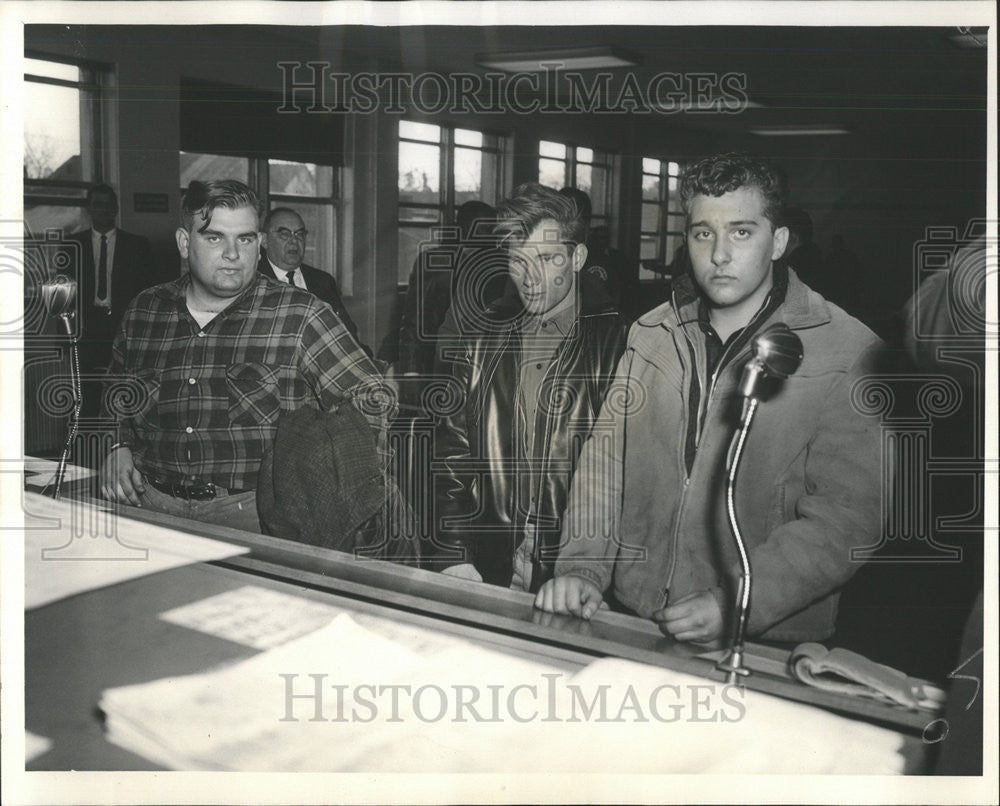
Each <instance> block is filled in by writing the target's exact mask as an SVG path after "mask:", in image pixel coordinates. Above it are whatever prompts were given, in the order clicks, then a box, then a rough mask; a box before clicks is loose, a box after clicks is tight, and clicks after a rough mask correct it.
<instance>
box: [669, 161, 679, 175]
mask: <svg viewBox="0 0 1000 806" xmlns="http://www.w3.org/2000/svg"><path fill="white" fill-rule="evenodd" d="M680 174H681V166H680V165H678V164H677V163H676V162H668V163H667V175H668V176H680Z"/></svg>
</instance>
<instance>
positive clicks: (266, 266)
mask: <svg viewBox="0 0 1000 806" xmlns="http://www.w3.org/2000/svg"><path fill="white" fill-rule="evenodd" d="M308 235H309V233H308V232H307V231H306V225H305V222H304V221H303V220H302V216H300V215H299V214H298V213H296V212H295V211H294V210H293V209H292V208H290V207H275V208H274V209H273V210H271V212H269V213H268V214H267V215H266V216H265V217H264V227H263V232H262V233H261V246H262V247H263V250H262V253H261V257H260V263H259V264H258V269H259V270H260V272H261V274H265V275H267V276H268V277H273V278H274V279H276V280H278V281H280V282H283V283H288V284H290V285H293V286H295V287H296V288H304V289H305V290H306V291H309V292H311V293H313V294H315V295H316V296H317V297H319V298H320V299H321V300H323V302H325V303H326V304H327V305H329V306H330V307H331V308H333V312H334V313H335V314H337V316H339V317H340V321H341V322H343V323H344V326H345V327H346V328H347V329H348V331H350V334H351V335H352V336H353V337H354V338H355V340H357V339H358V326H357V325H356V324H354V320H353V319H351V315H350V314H349V313H348V312H347V308H346V307H345V306H344V300H343V299H342V298H341V296H340V289H339V288H338V287H337V281H336V280H335V279H334V278H333V275H331V274H327V273H326V272H325V271H322V270H320V269H317V268H315V267H314V266H310V265H309V264H307V263H303V262H302V261H303V260H304V259H305V256H306V237H307V236H308ZM361 346H362V347H363V348H364V350H365V352H367V353H368V354H369V355H371V351H370V350H369V349H368V348H367V347H365V346H364V345H361Z"/></svg>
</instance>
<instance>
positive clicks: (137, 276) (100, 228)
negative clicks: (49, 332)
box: [67, 184, 157, 417]
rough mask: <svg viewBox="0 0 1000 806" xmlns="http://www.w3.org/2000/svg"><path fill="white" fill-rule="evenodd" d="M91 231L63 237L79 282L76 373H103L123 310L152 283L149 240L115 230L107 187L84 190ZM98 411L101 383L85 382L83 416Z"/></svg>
mask: <svg viewBox="0 0 1000 806" xmlns="http://www.w3.org/2000/svg"><path fill="white" fill-rule="evenodd" d="M86 210H87V216H88V217H89V218H90V224H91V226H90V229H86V230H83V231H82V232H77V233H74V234H73V235H70V236H69V237H68V238H67V241H68V242H70V243H71V244H73V247H74V248H72V249H71V250H69V252H68V254H69V255H70V271H71V272H72V274H73V276H74V277H75V278H76V281H77V306H78V307H77V311H78V312H79V316H80V340H79V353H80V371H81V372H82V373H83V374H84V375H88V374H90V375H93V374H103V373H104V372H106V371H107V369H108V364H109V363H111V344H112V342H113V341H114V338H115V334H116V333H117V332H118V327H119V325H120V324H121V320H122V315H123V314H124V313H125V309H126V308H127V307H128V304H129V303H130V302H131V301H132V298H133V297H135V295H136V294H138V293H139V292H140V291H142V290H143V289H145V288H149V287H150V286H152V285H155V284H156V282H157V273H156V270H155V269H154V267H153V265H152V258H151V255H150V250H149V242H148V241H147V240H146V239H145V238H143V237H141V236H139V235H133V234H132V233H130V232H126V231H125V230H123V229H119V228H118V227H117V226H116V225H115V222H116V220H117V218H118V195H117V194H116V193H115V191H114V188H112V187H111V186H110V185H105V184H97V185H92V186H91V187H89V188H88V189H87V206H86ZM99 409H100V386H99V384H91V383H86V382H85V383H84V384H83V401H82V410H81V415H82V416H84V417H93V416H95V415H96V414H97V413H98V411H99Z"/></svg>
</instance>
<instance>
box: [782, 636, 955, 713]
mask: <svg viewBox="0 0 1000 806" xmlns="http://www.w3.org/2000/svg"><path fill="white" fill-rule="evenodd" d="M788 664H789V666H790V671H791V673H792V676H793V677H795V678H796V679H797V680H800V681H802V682H803V683H805V684H806V685H809V686H815V687H816V688H820V689H824V690H826V691H834V692H837V693H838V694H850V695H852V696H856V697H867V698H869V699H873V700H879V701H880V702H885V703H889V704H890V705H902V706H905V707H906V708H910V709H912V710H917V709H922V710H925V711H937V710H940V709H941V708H942V707H943V706H944V701H945V694H944V692H943V691H942V690H941V689H939V688H938V687H937V686H935V685H933V684H932V683H928V682H927V681H926V680H920V679H919V678H916V677H910V676H909V675H907V674H905V673H904V672H901V671H899V670H898V669H893V668H892V667H891V666H884V665H883V664H881V663H876V662H875V661H873V660H869V659H868V658H866V657H865V656H864V655H859V654H858V653H857V652H851V651H850V650H849V649H839V648H834V649H827V648H826V647H825V646H823V645H822V644H816V643H806V644H800V645H799V646H797V647H796V648H795V649H794V650H793V651H792V654H791V656H790V657H789V660H788Z"/></svg>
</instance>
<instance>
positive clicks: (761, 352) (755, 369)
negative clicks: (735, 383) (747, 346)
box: [740, 322, 802, 400]
mask: <svg viewBox="0 0 1000 806" xmlns="http://www.w3.org/2000/svg"><path fill="white" fill-rule="evenodd" d="M801 363H802V340H801V339H800V338H799V337H798V336H796V335H795V333H793V332H792V329H791V328H790V327H788V325H786V324H785V323H784V322H776V323H775V324H773V325H771V326H770V327H769V328H768V329H767V330H765V331H764V332H763V333H758V334H757V335H756V336H755V337H754V340H753V358H751V359H750V360H749V361H748V362H747V365H746V366H745V367H744V368H743V377H742V378H741V379H740V394H741V395H743V397H747V398H752V399H753V400H760V397H758V392H757V387H758V385H759V384H760V381H761V379H762V378H764V377H769V378H778V379H782V378H787V377H788V376H790V375H794V374H795V371H796V370H797V369H798V368H799V365H800V364H801Z"/></svg>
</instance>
